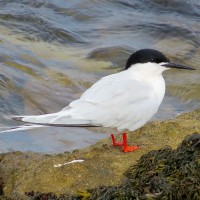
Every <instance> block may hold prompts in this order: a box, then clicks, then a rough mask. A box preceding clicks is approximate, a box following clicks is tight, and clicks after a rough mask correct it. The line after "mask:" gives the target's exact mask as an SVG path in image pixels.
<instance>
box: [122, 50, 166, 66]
mask: <svg viewBox="0 0 200 200" xmlns="http://www.w3.org/2000/svg"><path fill="white" fill-rule="evenodd" d="M148 62H152V63H161V62H165V63H168V62H169V59H168V58H167V57H166V56H165V55H164V54H163V53H161V52H160V51H157V50H154V49H141V50H139V51H136V52H135V53H133V54H132V55H131V56H130V57H129V59H128V60H127V62H126V68H125V69H128V68H129V67H131V65H134V64H137V63H148Z"/></svg>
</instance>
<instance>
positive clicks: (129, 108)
mask: <svg viewBox="0 0 200 200" xmlns="http://www.w3.org/2000/svg"><path fill="white" fill-rule="evenodd" d="M171 68H177V69H187V70H194V69H193V68H191V67H188V66H184V65H180V64H176V63H172V62H170V61H169V59H168V58H167V57H166V56H165V55H164V54H162V53H161V52H159V51H157V50H154V49H141V50H139V51H136V52H135V53H133V54H132V55H131V56H130V57H129V58H128V60H127V63H126V67H125V70H124V71H122V72H119V73H115V74H112V75H108V76H106V77H103V78H101V79H100V80H99V81H98V82H96V83H95V84H94V85H92V86H91V87H90V88H89V89H88V90H86V91H85V92H84V93H83V94H82V95H81V97H80V98H79V99H77V100H75V101H72V102H71V103H70V104H69V105H68V106H67V107H65V108H64V109H62V110H61V111H59V112H56V113H52V114H44V115H36V116H11V117H10V118H11V119H14V120H18V121H22V122H27V123H32V124H40V125H47V126H65V127H100V126H102V127H111V128H117V130H119V131H123V132H124V131H127V130H129V131H134V130H136V129H138V128H140V127H142V126H143V125H144V124H146V123H147V122H148V121H149V120H150V119H151V118H152V117H153V116H154V115H155V114H156V112H157V111H158V108H159V106H160V104H161V102H162V100H163V97H164V94H165V81H164V78H163V76H162V73H163V72H164V71H166V70H168V69H171ZM111 138H112V143H113V146H122V147H123V148H122V151H124V152H131V151H133V150H136V149H139V148H140V147H139V146H128V145H127V136H126V132H124V133H123V137H122V141H121V142H116V141H115V137H114V135H113V134H112V135H111Z"/></svg>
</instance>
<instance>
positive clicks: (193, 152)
mask: <svg viewBox="0 0 200 200" xmlns="http://www.w3.org/2000/svg"><path fill="white" fill-rule="evenodd" d="M124 175H125V176H126V180H125V181H124V183H123V184H122V185H120V186H118V187H116V186H109V187H99V188H95V189H92V190H88V191H87V192H89V193H90V196H88V197H87V198H85V199H88V200H92V199H97V200H106V199H107V200H110V199H112V200H114V199H116V200H117V199H121V200H123V199H124V200H125V199H155V200H158V199H159V200H167V199H169V200H170V199H185V200H186V199H188V200H191V199H193V200H198V199H200V134H198V133H194V134H192V135H189V136H186V137H185V139H184V140H183V142H182V143H181V144H180V145H179V146H178V148H177V149H176V150H172V148H171V147H165V148H163V149H160V150H154V151H150V152H149V153H147V154H145V155H143V156H142V157H141V158H140V160H139V161H138V163H137V164H136V165H133V166H131V167H130V168H129V169H128V170H127V171H126V172H125V173H124ZM83 198H84V196H83Z"/></svg>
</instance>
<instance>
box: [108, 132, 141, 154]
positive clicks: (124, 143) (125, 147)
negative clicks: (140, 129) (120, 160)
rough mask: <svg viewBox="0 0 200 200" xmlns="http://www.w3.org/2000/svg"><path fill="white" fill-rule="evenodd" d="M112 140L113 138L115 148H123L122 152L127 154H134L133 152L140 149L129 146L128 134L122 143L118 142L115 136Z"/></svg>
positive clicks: (112, 136) (124, 136) (124, 134)
mask: <svg viewBox="0 0 200 200" xmlns="http://www.w3.org/2000/svg"><path fill="white" fill-rule="evenodd" d="M111 138H112V143H113V146H114V147H116V146H123V148H122V151H123V152H125V153H128V152H132V151H135V150H137V149H140V147H139V146H127V135H126V133H123V140H122V141H120V142H116V140H115V137H114V135H113V134H111Z"/></svg>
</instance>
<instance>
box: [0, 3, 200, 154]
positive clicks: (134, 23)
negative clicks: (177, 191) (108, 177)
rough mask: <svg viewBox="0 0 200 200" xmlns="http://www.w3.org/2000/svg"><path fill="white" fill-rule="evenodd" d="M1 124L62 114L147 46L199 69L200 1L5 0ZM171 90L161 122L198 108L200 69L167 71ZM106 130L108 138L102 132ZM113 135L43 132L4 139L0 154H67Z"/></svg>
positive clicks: (0, 19) (0, 25) (0, 15)
mask: <svg viewBox="0 0 200 200" xmlns="http://www.w3.org/2000/svg"><path fill="white" fill-rule="evenodd" d="M0 7H1V9H0V104H1V106H0V111H1V116H0V125H1V126H2V127H6V126H15V125H19V123H17V122H13V121H9V120H6V119H4V118H3V117H2V116H3V115H8V114H43V113H50V112H55V111H58V110H60V109H61V108H63V107H64V106H66V105H67V104H69V103H70V101H72V100H74V99H76V98H77V97H79V96H80V94H81V93H82V92H83V91H85V90H86V89H87V88H88V87H89V86H90V85H92V84H93V83H94V82H95V81H97V80H98V79H99V78H100V77H102V76H105V75H108V74H111V73H114V72H117V71H119V70H122V69H123V67H124V64H125V61H126V59H127V57H128V56H129V55H130V54H131V53H132V52H134V51H135V50H137V49H140V48H154V49H158V50H161V51H162V52H164V53H165V54H166V55H168V57H170V58H171V59H172V60H173V61H175V62H180V63H182V64H187V65H189V66H191V67H195V68H196V69H200V67H199V62H200V49H199V46H200V23H199V20H200V3H199V2H198V1H195V0H188V1H182V0H173V1H172V0H166V1H162V0H152V1H147V0H141V1H136V0H132V1H128V0H106V1H104V0H95V1H89V0H73V1H66V0H65V1H64V0H60V1H54V0H35V1H30V0H29V1H25V0H23V1H22V0H18V1H16V0H15V1H14V0H13V1H12V0H4V1H0ZM164 76H165V79H166V82H167V92H166V97H165V99H164V102H163V104H162V106H161V108H160V110H159V112H158V114H157V116H156V117H155V118H157V119H166V118H170V117H174V116H175V115H177V114H178V113H181V112H185V111H189V110H192V109H194V108H196V107H198V106H199V102H200V92H199V89H200V79H199V70H196V71H195V72H190V71H178V70H170V71H167V72H166V73H165V75H164ZM102 132H103V133H102ZM107 135H108V134H107V133H106V132H105V131H101V130H98V131H96V130H94V129H92V130H91V129H89V130H88V129H79V128H73V129H72V128H52V127H51V128H36V129H32V130H24V131H23V130H21V131H15V132H14V131H13V132H6V133H2V134H0V152H5V151H8V150H22V151H27V150H31V151H39V152H46V153H51V152H62V151H68V150H72V149H75V148H83V147H85V146H88V145H90V144H93V143H95V142H96V141H98V140H99V139H101V138H104V137H105V136H107Z"/></svg>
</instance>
